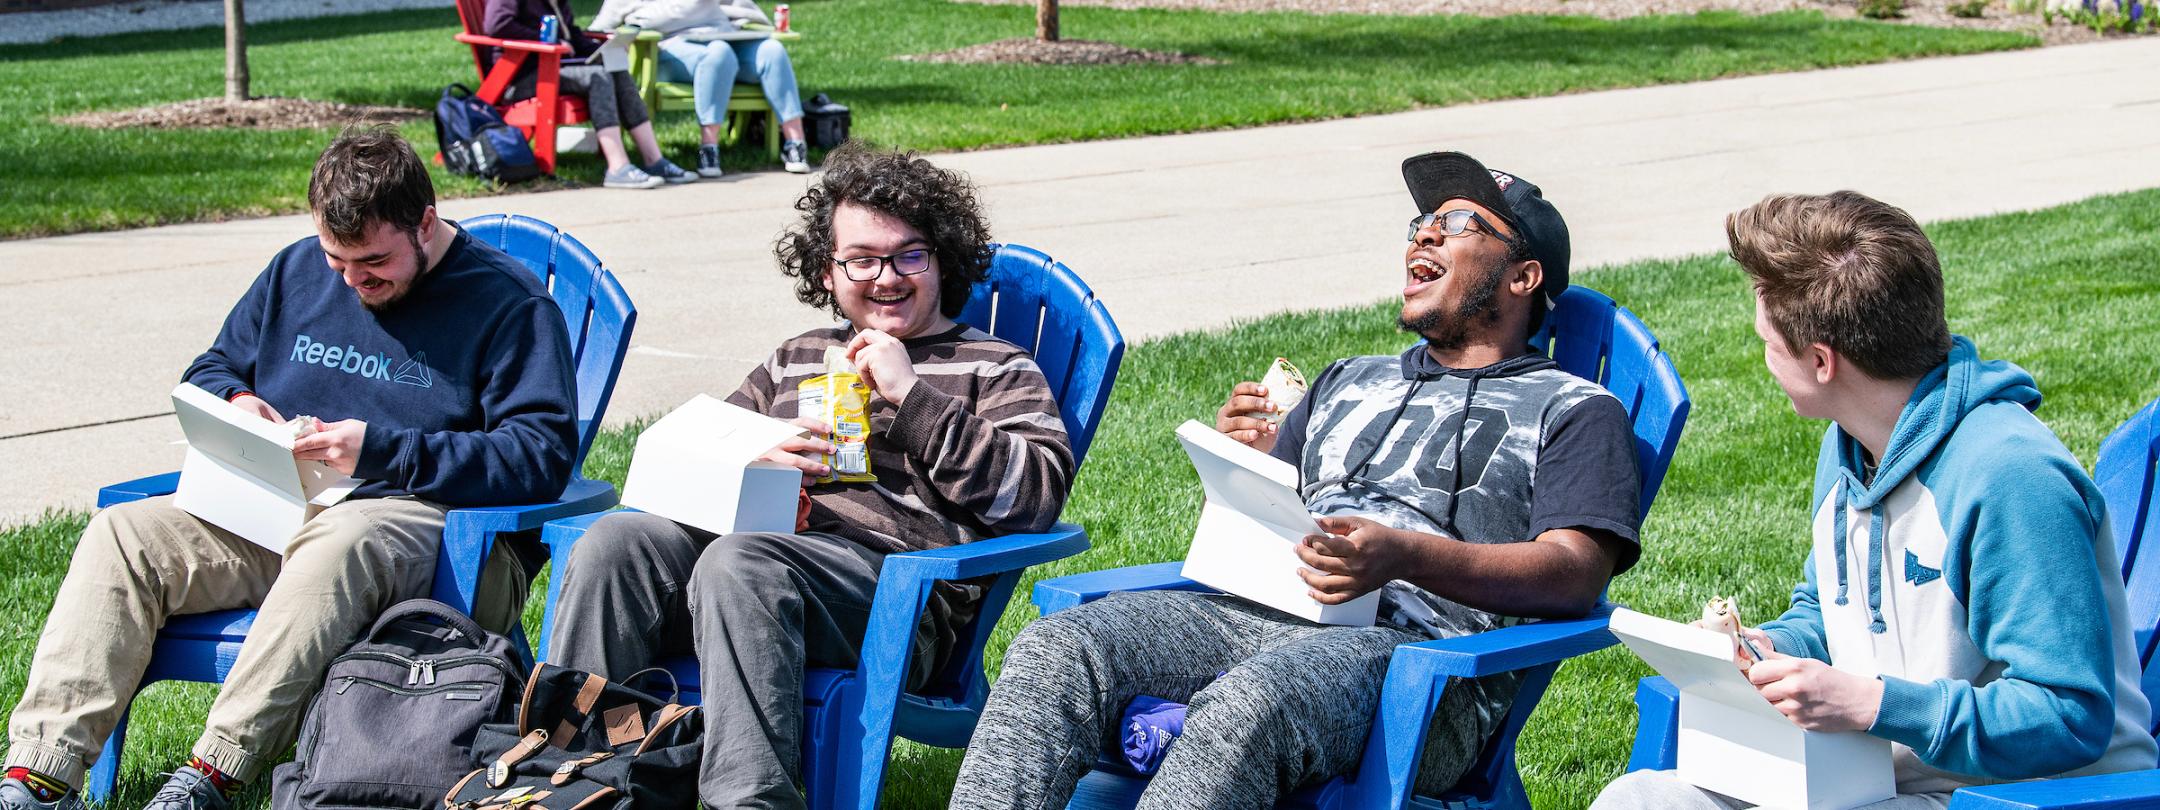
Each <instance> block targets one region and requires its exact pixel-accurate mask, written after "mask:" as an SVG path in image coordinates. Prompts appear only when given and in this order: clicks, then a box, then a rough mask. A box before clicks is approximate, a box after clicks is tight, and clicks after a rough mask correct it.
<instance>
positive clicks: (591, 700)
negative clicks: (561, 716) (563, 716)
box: [570, 672, 607, 714]
mask: <svg viewBox="0 0 2160 810" xmlns="http://www.w3.org/2000/svg"><path fill="white" fill-rule="evenodd" d="M606 688H607V679H606V678H602V677H600V676H598V675H594V674H592V673H590V672H588V673H585V685H584V686H580V687H578V690H577V699H576V700H574V701H571V704H570V705H572V706H575V707H577V710H578V714H592V710H593V707H594V706H597V705H599V703H600V690H602V689H606Z"/></svg>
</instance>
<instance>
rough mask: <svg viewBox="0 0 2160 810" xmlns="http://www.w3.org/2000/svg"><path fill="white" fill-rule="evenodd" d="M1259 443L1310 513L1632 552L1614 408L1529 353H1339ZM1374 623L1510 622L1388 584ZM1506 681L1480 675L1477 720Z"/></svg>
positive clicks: (1474, 629) (1621, 412) (1450, 627)
mask: <svg viewBox="0 0 2160 810" xmlns="http://www.w3.org/2000/svg"><path fill="white" fill-rule="evenodd" d="M1271 452H1272V454H1273V455H1274V456H1275V457H1277V458H1280V459H1283V460H1284V461H1288V462H1290V463H1292V464H1295V465H1297V467H1298V479H1299V486H1300V490H1301V492H1302V493H1303V495H1304V496H1305V503H1306V506H1307V507H1308V508H1309V509H1310V510H1311V511H1312V512H1314V513H1316V514H1323V515H1358V516H1362V517H1366V518H1370V519H1372V520H1374V521H1376V522H1379V523H1383V524H1386V525H1388V526H1392V527H1395V528H1398V529H1406V530H1411V531H1418V532H1426V533H1431V534H1441V535H1446V536H1448V537H1453V538H1457V539H1459V540H1463V541H1466V542H1471V543H1517V542H1527V541H1530V540H1532V539H1534V538H1536V537H1537V536H1538V535H1539V534H1540V533H1543V532H1545V531H1548V530H1551V529H1580V530H1589V531H1597V532H1603V533H1606V534H1608V535H1610V536H1612V537H1615V538H1618V539H1619V540H1620V541H1622V543H1623V544H1624V545H1625V550H1624V551H1623V553H1622V556H1621V559H1620V560H1619V566H1618V570H1625V569H1626V568H1627V567H1628V566H1630V565H1633V564H1634V562H1635V559H1636V557H1637V556H1638V554H1639V548H1640V546H1639V543H1640V541H1639V539H1638V537H1637V528H1638V525H1639V523H1640V520H1639V512H1638V509H1637V500H1638V495H1639V490H1640V483H1639V482H1640V473H1639V471H1638V470H1637V469H1636V466H1635V450H1634V437H1633V433H1632V431H1631V429H1630V420H1629V418H1628V415H1627V411H1626V409H1624V408H1623V407H1621V405H1620V401H1619V400H1618V399H1617V398H1615V397H1614V396H1613V395H1612V394H1611V393H1609V392H1607V391H1606V390H1605V389H1604V388H1602V387H1600V386H1598V385H1597V384H1596V383H1592V382H1590V381H1587V380H1584V379H1582V378H1580V377H1576V376H1574V375H1572V374H1569V373H1567V372H1564V371H1561V370H1560V369H1559V367H1558V366H1557V365H1555V364H1554V363H1553V362H1552V361H1551V360H1549V359H1547V358H1544V357H1541V356H1537V355H1525V356H1521V357H1516V358H1512V359H1509V360H1506V361H1502V362H1500V363H1496V364H1494V365H1491V366H1487V367H1485V368H1481V369H1453V368H1448V367H1446V366H1442V365H1440V364H1439V363H1438V362H1437V361H1435V360H1433V359H1432V356H1431V355H1430V354H1428V353H1426V351H1425V344H1423V343H1419V344H1418V345H1416V346H1412V347H1411V348H1410V349H1409V350H1407V351H1405V352H1404V353H1403V354H1402V355H1400V356H1397V357H1382V356H1370V357H1353V358H1350V359H1347V360H1342V361H1339V362H1337V363H1335V364H1334V365H1332V366H1329V367H1328V369H1327V370H1326V371H1324V372H1322V373H1321V374H1320V376H1319V377H1318V378H1316V379H1315V380H1314V381H1313V385H1312V390H1311V392H1310V393H1308V394H1307V395H1306V397H1305V399H1304V400H1303V401H1302V402H1300V403H1299V404H1298V406H1297V408H1295V409H1293V410H1292V411H1291V413H1290V414H1289V415H1288V417H1287V418H1285V419H1284V421H1283V425H1282V430H1281V433H1280V438H1279V439H1277V441H1276V443H1275V447H1274V449H1273V450H1272V451H1271ZM1618 570H1616V571H1615V573H1618ZM1379 621H1380V623H1381V624H1384V625H1388V626H1392V627H1398V628H1401V629H1404V630H1408V631H1411V632H1414V633H1418V634H1421V635H1425V636H1428V637H1431V638H1453V637H1457V636H1464V635H1469V634H1472V633H1480V632H1484V631H1486V630H1491V629H1494V628H1498V627H1504V626H1507V625H1510V624H1514V623H1516V622H1517V621H1519V619H1516V618H1514V617H1508V616H1501V615H1497V614H1493V613H1489V612H1486V611H1483V610H1478V609H1476V608H1472V607H1469V606H1466V605H1462V604H1459V603H1456V602H1454V601H1451V600H1448V599H1445V598H1442V597H1440V596H1439V595H1437V594H1434V593H1432V592H1431V591H1427V590H1425V589H1423V588H1420V587H1418V586H1416V585H1413V584H1411V583H1409V582H1405V581H1402V580H1395V581H1393V582H1390V583H1388V584H1387V586H1386V589H1385V591H1384V593H1383V595H1382V596H1381V602H1380V615H1379ZM1515 683H1516V681H1515V679H1513V678H1507V679H1487V682H1486V683H1484V684H1482V685H1481V688H1483V690H1484V691H1485V692H1486V693H1487V697H1488V700H1489V705H1490V708H1491V711H1492V712H1493V715H1491V717H1496V716H1497V714H1498V713H1499V712H1502V711H1504V710H1505V707H1506V704H1507V701H1508V700H1509V699H1511V698H1512V696H1513V694H1514V686H1515ZM1488 719H1491V718H1490V717H1489V718H1488ZM1487 728H1488V729H1489V726H1488V727H1487Z"/></svg>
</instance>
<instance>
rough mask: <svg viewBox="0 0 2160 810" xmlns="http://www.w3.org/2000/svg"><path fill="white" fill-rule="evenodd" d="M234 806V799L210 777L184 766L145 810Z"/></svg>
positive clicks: (210, 809)
mask: <svg viewBox="0 0 2160 810" xmlns="http://www.w3.org/2000/svg"><path fill="white" fill-rule="evenodd" d="M232 806H233V803H232V799H228V798H226V797H225V793H224V792H223V791H220V790H218V789H217V785H214V784H211V783H210V777H209V776H207V775H205V774H204V773H203V772H202V771H198V770H195V769H194V768H193V767H191V766H186V765H183V766H181V767H180V770H177V771H173V772H172V776H171V778H168V779H166V780H165V786H164V787H161V788H158V792H157V795H156V796H152V797H150V803H149V804H146V805H143V810H232Z"/></svg>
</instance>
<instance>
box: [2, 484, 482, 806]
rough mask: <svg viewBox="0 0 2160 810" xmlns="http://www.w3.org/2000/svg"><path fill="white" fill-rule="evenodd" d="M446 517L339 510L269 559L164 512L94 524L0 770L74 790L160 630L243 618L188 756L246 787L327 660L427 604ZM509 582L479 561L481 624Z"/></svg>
mask: <svg viewBox="0 0 2160 810" xmlns="http://www.w3.org/2000/svg"><path fill="white" fill-rule="evenodd" d="M447 509H448V507H444V506H441V505H438V504H434V503H430V502H427V501H422V500H417V499H412V498H380V499H375V498H371V499H364V500H355V501H347V502H345V503H341V504H338V505H337V506H333V507H331V508H329V509H326V510H323V512H322V514H320V515H317V516H316V518H315V519H314V520H311V521H309V522H308V523H307V525H305V526H302V527H301V528H300V532H299V534H297V535H295V536H294V538H293V542H292V544H291V545H290V546H288V547H287V548H286V550H285V555H284V557H283V558H280V557H279V556H278V555H277V554H276V553H275V552H272V551H269V550H268V549H265V548H263V547H261V546H258V545H256V544H254V543H251V542H248V541H247V540H245V539H242V538H241V537H240V536H238V535H235V534H233V533H231V532H228V531H225V530H223V529H220V528H217V527H216V526H212V525H210V524H208V523H205V522H203V521H201V520H199V519H197V518H195V517H194V516H192V515H189V514H188V513H186V512H183V511H181V510H180V509H178V508H177V507H174V506H173V505H172V499H171V498H170V497H163V498H151V499H147V500H142V501H136V502H133V503H127V504H122V505H119V506H115V507H113V508H111V509H107V510H105V511H103V512H100V513H98V515H97V516H96V517H95V518H93V519H91V521H90V526H89V528H88V529H86V530H85V531H84V532H83V536H82V540H81V541H80V542H79V543H78V544H77V545H76V547H75V557H74V560H73V561H72V562H71V563H69V566H68V573H67V578H66V579H65V580H63V581H62V582H61V583H60V590H59V593H58V595H57V596H56V597H55V598H54V600H53V607H52V614H51V615H50V616H48V617H47V618H46V620H45V629H44V631H43V633H42V634H41V635H40V636H39V637H38V645H37V653H36V656H35V657H34V658H32V659H31V663H30V676H29V679H28V681H27V683H25V684H24V689H23V696H22V702H21V703H20V704H18V705H17V706H16V707H15V712H14V714H13V715H12V716H11V717H10V718H9V720H8V742H9V745H8V752H7V757H6V760H5V765H6V767H27V768H30V769H32V770H35V771H38V772H41V773H44V774H46V775H48V776H51V777H53V778H55V779H60V780H62V781H65V782H67V783H68V784H70V785H77V786H79V785H81V784H82V778H83V771H84V768H85V767H86V764H87V763H88V762H90V761H92V760H95V759H96V757H97V755H98V752H99V750H100V749H102V748H103V747H104V743H105V738H106V737H107V736H108V735H110V734H111V733H112V730H113V726H114V725H116V724H117V723H118V722H119V720H120V716H121V714H122V712H124V711H126V709H127V706H128V703H129V701H130V700H132V699H133V697H134V695H135V690H136V689H137V687H138V685H139V684H140V683H141V682H142V677H143V672H144V670H145V669H147V668H148V667H149V665H150V651H151V645H152V642H153V641H154V640H155V639H156V637H157V631H158V628H160V627H162V626H164V624H165V620H166V619H167V618H168V617H171V616H178V615H182V614H189V613H204V612H208V611H213V610H227V609H232V608H255V609H257V610H259V611H260V615H258V616H257V617H256V619H255V624H254V627H253V628H252V629H251V630H249V631H248V640H247V643H246V644H245V645H243V646H242V647H241V649H240V656H239V659H238V660H237V661H235V662H234V664H233V668H232V674H231V675H230V676H229V677H228V678H227V679H226V681H225V685H224V687H223V688H222V689H221V690H220V691H219V693H218V697H217V702H216V703H214V704H212V705H211V707H210V716H209V720H208V723H207V727H206V728H205V729H204V731H203V735H202V738H201V739H200V740H198V741H197V742H196V743H195V748H194V754H195V755H196V756H199V757H202V758H203V759H204V760H205V761H207V762H209V763H211V764H212V765H214V766H215V767H217V769H218V770H220V771H224V772H225V773H227V774H230V775H232V776H234V777H236V778H239V779H241V780H243V781H248V780H253V779H254V778H255V777H256V776H257V775H258V774H259V773H260V772H261V770H262V767H263V765H265V764H267V763H268V762H269V761H271V760H272V759H274V758H275V757H276V756H277V755H278V754H280V753H282V752H283V751H284V750H285V747H286V746H287V745H290V744H291V743H292V739H293V735H294V734H295V733H296V732H297V729H298V728H299V725H300V719H301V716H302V714H303V713H304V712H305V710H306V707H307V702H308V701H309V700H310V699H311V698H312V697H313V696H314V693H315V690H316V689H317V687H319V686H320V685H321V680H322V676H323V673H324V671H326V670H327V669H328V668H329V666H330V659H332V658H335V657H337V655H338V654H339V653H341V652H343V651H344V650H345V648H346V647H347V646H349V645H350V644H351V643H352V642H353V641H355V640H356V639H358V638H359V636H360V634H361V633H363V632H366V630H367V628H368V627H369V626H370V625H372V624H373V623H374V620H375V617H376V616H377V615H379V614H380V613H381V612H382V611H383V609H385V608H388V607H389V606H391V605H393V604H396V603H398V602H400V601H403V600H405V599H411V598H415V597H422V596H426V595H428V592H429V590H430V586H431V585H433V583H434V580H435V558H436V556H437V553H438V551H439V549H440V548H441V545H442V531H443V520H444V514H445V513H446V511H447ZM497 550H498V551H501V550H502V549H501V547H500V546H498V548H497ZM520 574H521V572H519V571H517V569H516V566H515V564H514V562H513V561H512V560H511V559H510V557H509V556H508V555H506V554H497V555H495V557H494V558H493V559H490V560H489V565H488V566H487V570H486V574H485V575H484V576H483V582H484V583H485V584H486V586H487V587H483V588H482V592H483V594H486V595H488V596H491V597H493V598H492V599H489V600H488V601H487V604H488V606H489V608H491V609H490V610H484V611H479V612H481V613H483V614H488V615H483V616H481V617H480V618H482V620H483V622H486V621H487V620H489V619H493V621H494V623H495V625H496V626H502V625H507V624H508V622H509V621H512V620H514V617H515V616H516V609H517V607H518V605H519V604H520V603H522V601H523V600H522V598H521V597H522V596H523V593H522V591H521V590H520V589H518V588H517V587H516V584H517V583H518V582H521V581H522V577H521V576H520ZM505 580H508V582H506V581H505ZM497 602H501V603H503V604H500V605H498V604H495V603H497Z"/></svg>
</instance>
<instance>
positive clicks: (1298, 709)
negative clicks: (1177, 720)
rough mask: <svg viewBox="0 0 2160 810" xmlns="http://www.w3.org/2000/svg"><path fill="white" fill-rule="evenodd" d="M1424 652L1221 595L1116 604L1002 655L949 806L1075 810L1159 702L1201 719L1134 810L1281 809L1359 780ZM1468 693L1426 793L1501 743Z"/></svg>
mask: <svg viewBox="0 0 2160 810" xmlns="http://www.w3.org/2000/svg"><path fill="white" fill-rule="evenodd" d="M1422 640H1424V639H1423V638H1422V637H1421V636H1418V635H1416V634H1413V633H1410V632H1408V631H1404V630H1399V629H1395V628H1390V627H1328V626H1323V625H1317V624H1313V623H1311V622H1307V621H1303V620H1301V619H1295V618H1291V617H1289V616H1286V615H1284V614H1281V613H1278V612H1275V611H1273V610H1270V609H1268V608H1265V607H1260V606H1257V605H1254V604H1252V603H1249V602H1246V601H1244V600H1241V599H1238V598H1236V597H1232V596H1221V595H1211V594H1196V593H1183V592H1150V593H1124V594H1115V595H1112V596H1108V597H1105V598H1103V599H1102V600H1100V601H1097V602H1093V603H1090V604H1087V605H1083V606H1081V607H1077V608H1073V609H1070V610H1064V611H1059V612H1057V613H1053V614H1051V615H1049V616H1045V617H1043V618H1041V619H1038V620H1036V621H1035V622H1034V623H1032V624H1030V625H1028V626H1027V629H1025V630H1023V631H1021V633H1020V637H1019V638H1018V639H1016V640H1014V641H1013V644H1012V648H1011V649H1010V650H1009V651H1007V653H1006V655H1005V665H1004V669H1003V670H1002V671H1001V673H1000V674H999V677H998V682H997V687H996V688H995V689H994V690H992V692H991V693H990V702H989V705H988V706H987V707H986V708H985V709H984V710H983V716H982V722H980V723H979V724H977V725H976V727H975V737H974V739H973V740H971V741H970V742H969V744H968V751H967V757H966V759H965V760H964V761H963V762H962V763H961V765H960V777H959V781H958V783H957V784H955V785H954V787H953V799H952V806H953V807H954V808H990V807H999V808H1062V807H1064V806H1065V803H1066V801H1067V800H1068V799H1070V797H1071V795H1072V791H1073V786H1074V784H1075V783H1076V782H1077V781H1078V780H1079V779H1080V777H1081V776H1082V775H1084V774H1085V773H1086V771H1087V769H1088V766H1089V765H1090V764H1092V763H1093V762H1094V761H1095V759H1096V757H1097V756H1098V755H1100V754H1101V753H1102V752H1104V751H1106V750H1110V751H1115V750H1117V749H1116V746H1117V740H1118V738H1119V735H1120V734H1121V732H1122V729H1121V728H1119V725H1118V723H1119V719H1120V715H1121V714H1122V713H1123V711H1124V709H1125V705H1126V704H1127V703H1130V702H1131V701H1132V699H1133V698H1134V697H1135V696H1138V695H1153V696H1155V697H1159V698H1165V699H1168V700H1175V701H1179V702H1184V703H1187V704H1189V705H1190V706H1191V709H1190V710H1189V711H1188V712H1187V714H1186V717H1185V732H1184V735H1183V736H1181V737H1179V738H1178V740H1177V741H1176V742H1174V743H1172V744H1171V745H1170V750H1169V753H1168V754H1167V756H1166V757H1165V758H1164V760H1163V763H1162V767H1161V769H1160V770H1159V771H1157V773H1156V776H1155V778H1154V780H1153V781H1152V782H1150V783H1149V784H1148V787H1147V790H1146V792H1145V793H1143V794H1141V796H1140V803H1139V807H1141V808H1147V809H1156V808H1173V807H1179V808H1182V807H1192V808H1224V807H1273V806H1275V803H1276V800H1277V799H1278V798H1279V797H1281V796H1284V795H1286V794H1288V793H1290V792H1292V791H1295V790H1297V789H1298V788H1300V787H1302V786H1305V785H1308V784H1313V783H1316V782H1320V781H1322V780H1325V779H1327V778H1329V777H1333V776H1336V775H1339V774H1342V773H1345V772H1347V771H1350V770H1352V769H1353V768H1355V767H1356V766H1357V763H1358V760H1359V758H1361V757H1362V756H1364V752H1365V739H1366V735H1367V734H1368V733H1369V732H1370V731H1371V729H1372V718H1373V711H1374V708H1375V707H1376V706H1377V705H1378V704H1379V702H1380V686H1381V682H1382V681H1383V680H1385V678H1386V676H1387V665H1388V658H1389V656H1390V655H1392V654H1393V652H1394V649H1395V646H1396V645H1398V644H1404V643H1407V642H1414V641H1422ZM1217 673H1223V674H1221V676H1220V677H1217ZM1472 686H1473V685H1472V684H1470V683H1466V682H1463V681H1453V682H1450V683H1449V685H1448V689H1447V691H1446V693H1445V695H1444V696H1443V697H1442V699H1441V703H1440V707H1439V710H1438V711H1437V712H1436V714H1435V718H1434V722H1433V725H1432V730H1431V733H1430V735H1429V736H1428V737H1427V741H1426V744H1425V752H1424V757H1423V759H1422V760H1421V765H1420V768H1419V771H1418V784H1419V786H1420V789H1421V790H1425V791H1427V792H1436V791H1438V790H1441V789H1445V788H1446V787H1447V786H1449V785H1451V784H1453V783H1454V782H1455V780H1456V779H1457V778H1458V777H1459V776H1461V774H1462V773H1463V772H1464V771H1465V770H1467V769H1468V768H1469V766H1470V764H1471V762H1472V760H1474V759H1475V758H1476V757H1477V753H1478V749H1479V748H1480V747H1481V746H1482V744H1483V742H1484V740H1485V737H1486V736H1487V734H1488V733H1489V732H1490V731H1491V726H1492V725H1493V721H1491V720H1487V719H1485V718H1483V717H1482V716H1481V712H1479V711H1478V710H1477V706H1476V703H1477V701H1478V700H1479V697H1478V696H1479V695H1481V694H1483V692H1482V690H1480V689H1477V688H1470V687H1472Z"/></svg>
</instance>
